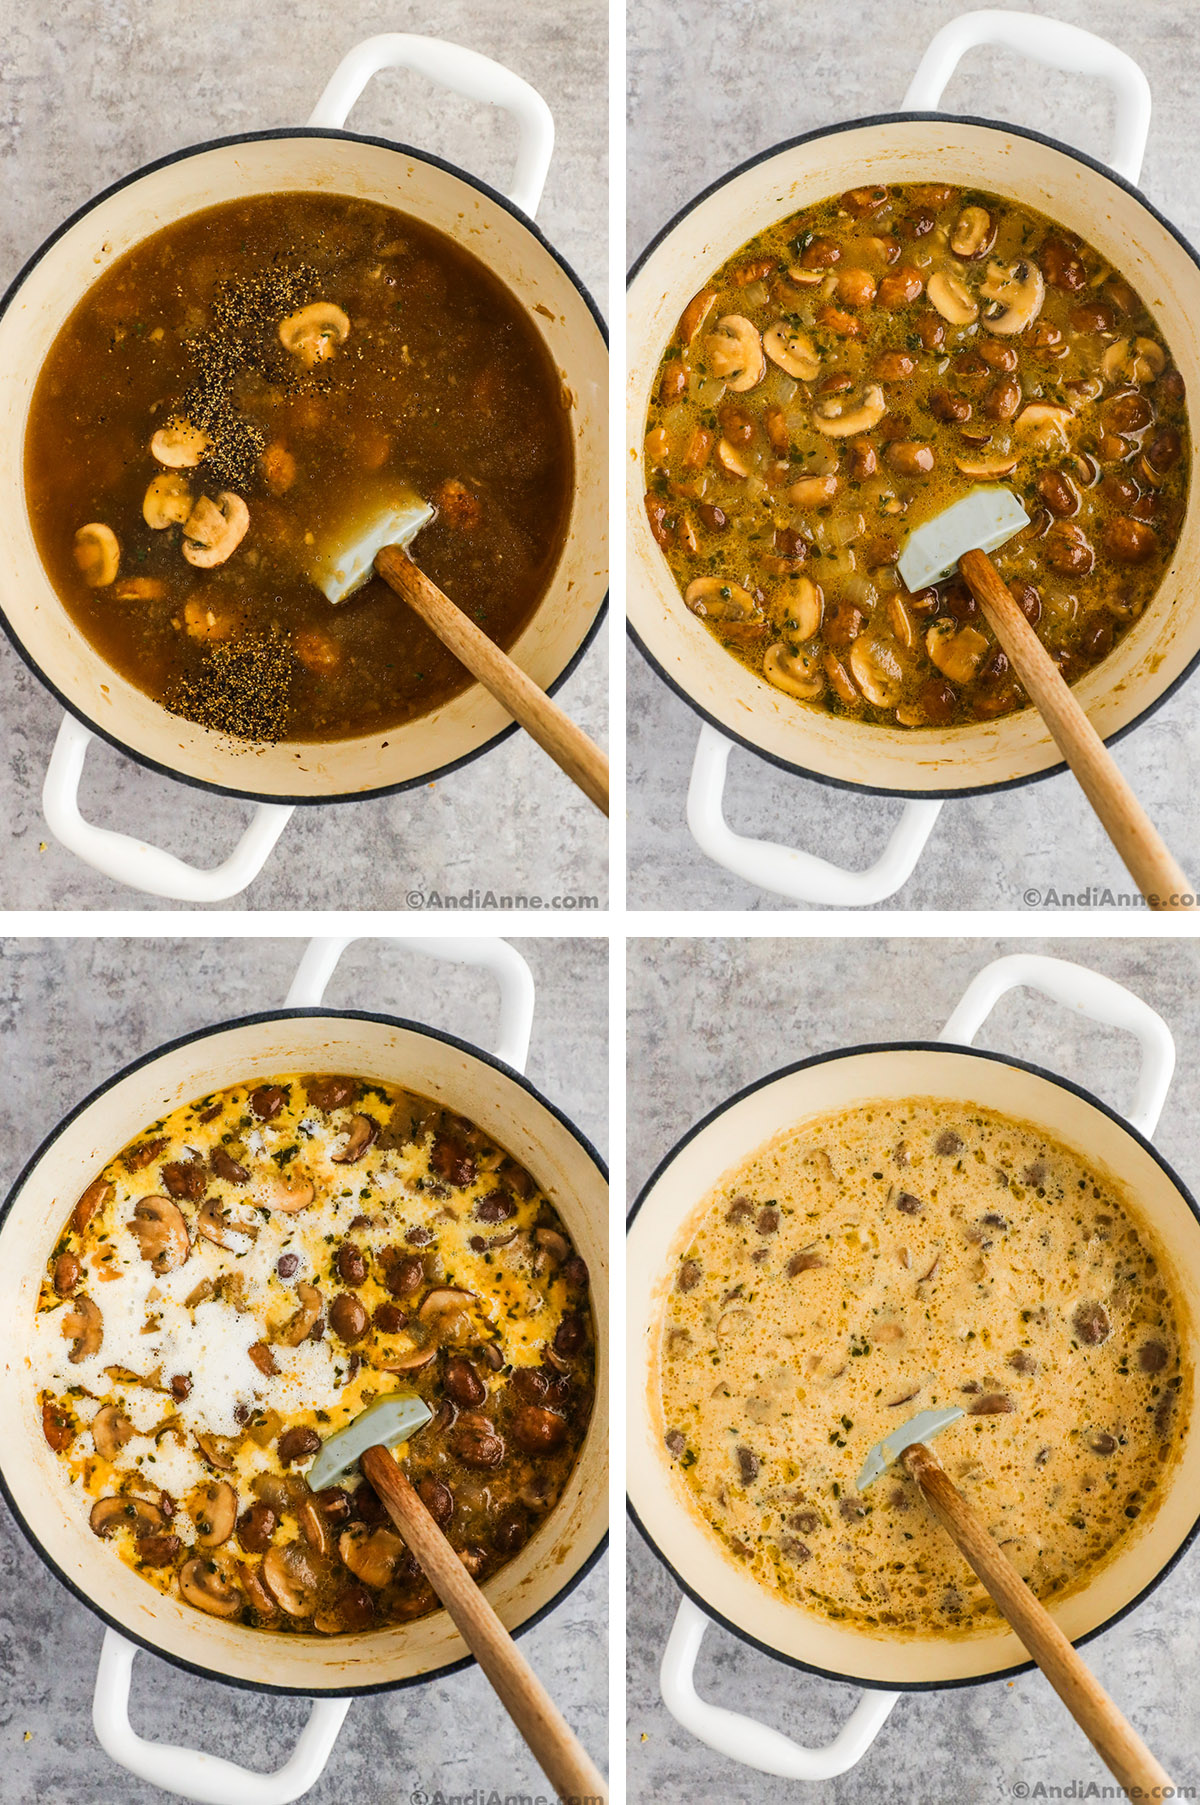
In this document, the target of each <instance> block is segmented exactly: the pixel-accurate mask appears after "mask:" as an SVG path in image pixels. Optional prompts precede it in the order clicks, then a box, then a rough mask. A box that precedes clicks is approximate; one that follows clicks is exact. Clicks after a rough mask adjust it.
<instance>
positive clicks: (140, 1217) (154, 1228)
mask: <svg viewBox="0 0 1200 1805" xmlns="http://www.w3.org/2000/svg"><path fill="white" fill-rule="evenodd" d="M129 1232H130V1234H131V1235H133V1237H134V1239H135V1240H136V1242H137V1244H138V1248H139V1249H140V1251H141V1256H142V1258H143V1260H149V1262H150V1264H151V1266H153V1268H154V1270H155V1272H174V1271H175V1269H176V1268H177V1267H179V1266H182V1265H183V1263H184V1261H185V1260H186V1259H187V1257H188V1255H189V1253H190V1252H191V1251H192V1245H191V1242H190V1241H189V1240H188V1231H187V1223H186V1222H185V1221H184V1218H183V1212H182V1210H181V1209H180V1208H179V1205H178V1204H177V1203H172V1202H171V1199H170V1198H169V1197H139V1198H138V1200H137V1202H136V1203H135V1204H134V1206H133V1215H132V1217H131V1219H130V1222H129Z"/></svg>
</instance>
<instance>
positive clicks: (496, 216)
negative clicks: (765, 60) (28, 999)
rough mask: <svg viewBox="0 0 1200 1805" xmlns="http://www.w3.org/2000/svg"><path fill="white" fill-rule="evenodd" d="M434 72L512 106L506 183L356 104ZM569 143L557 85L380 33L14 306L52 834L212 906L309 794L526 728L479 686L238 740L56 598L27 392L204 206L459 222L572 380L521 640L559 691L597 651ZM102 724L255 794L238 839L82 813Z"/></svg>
mask: <svg viewBox="0 0 1200 1805" xmlns="http://www.w3.org/2000/svg"><path fill="white" fill-rule="evenodd" d="M390 68H406V69H414V70H417V71H419V72H420V73H421V74H422V75H425V76H428V77H429V78H430V79H431V80H432V81H436V82H440V83H441V84H442V86H444V87H447V88H452V89H454V90H455V91H456V92H458V93H461V94H466V95H468V96H469V97H470V98H472V99H475V100H480V101H490V102H492V103H494V104H495V105H496V106H500V107H503V108H504V109H505V110H506V111H507V112H509V113H511V114H512V115H513V117H514V119H515V120H516V122H517V125H518V127H519V129H520V148H519V150H518V153H517V167H516V171H515V174H514V177H513V182H512V187H511V189H510V192H509V195H508V196H507V198H506V197H505V196H503V195H500V194H497V193H495V191H494V190H492V189H491V188H488V187H487V186H486V185H485V184H484V183H482V182H480V181H479V180H478V179H477V178H476V177H474V176H471V175H468V174H466V173H465V172H464V171H463V170H460V169H455V168H453V167H452V166H450V165H449V164H447V163H442V162H439V161H438V159H437V158H435V157H431V156H426V155H423V154H421V153H419V152H417V151H415V150H411V149H410V148H409V147H408V146H407V145H403V144H392V143H388V142H386V141H384V140H383V139H378V138H363V137H356V136H354V135H352V134H351V133H349V132H345V131H343V130H342V129H341V127H342V124H343V121H344V120H345V118H346V116H347V114H348V113H349V111H350V109H351V107H352V106H353V105H354V102H355V101H356V100H357V99H358V96H359V95H360V93H361V92H362V90H363V88H364V87H365V86H366V83H367V82H368V80H369V79H370V77H371V76H372V75H374V74H375V73H376V72H377V71H378V70H380V69H390ZM553 146H554V125H553V121H552V120H551V117H550V112H549V109H548V107H547V106H546V103H545V101H544V100H543V99H542V98H541V96H540V95H539V94H537V93H536V92H535V91H534V89H533V88H531V87H530V86H529V85H528V83H526V82H524V81H522V80H521V79H520V78H519V77H518V76H516V75H513V74H512V73H511V72H510V71H509V70H507V69H504V68H502V67H501V66H500V64H498V63H494V62H491V61H490V60H489V59H488V58H487V57H485V56H480V55H479V54H478V53H477V52H476V51H473V50H465V49H462V48H461V47H459V46H458V45H455V44H446V43H441V42H439V41H438V40H436V39H433V38H418V37H409V36H406V35H400V34H390V35H386V36H383V37H377V38H370V39H368V40H367V41H366V42H365V43H362V44H359V45H358V46H357V48H356V49H354V50H352V51H350V53H349V54H348V55H347V56H346V57H345V58H344V59H343V61H342V62H341V63H340V64H339V65H338V68H337V69H336V71H335V72H334V75H333V77H332V79H331V80H330V82H329V85H328V86H327V87H326V89H325V92H324V93H323V94H322V96H321V98H320V100H319V101H318V102H317V106H316V109H315V111H314V113H313V115H312V118H311V119H310V121H309V123H308V126H307V127H306V128H304V129H303V130H285V131H269V132H253V133H247V134H244V135H240V136H238V137H236V138H226V139H221V140H218V141H216V142H214V143H212V144H208V145H198V146H194V147H192V148H190V149H187V150H183V151H180V152H178V153H177V154H176V155H174V156H171V157H166V158H164V159H163V160H162V161H160V162H158V163H152V164H150V165H149V166H148V167H147V168H145V169H142V170H139V171H137V172H136V173H135V174H134V175H131V176H127V177H126V178H125V180H124V181H122V182H118V183H117V184H116V185H115V186H114V187H112V188H109V189H107V190H106V191H105V193H103V194H101V195H99V196H97V198H96V199H95V200H93V201H89V202H88V204H87V205H86V206H85V207H83V208H81V209H80V211H79V212H78V213H76V214H75V215H74V216H73V217H72V218H71V219H69V220H68V221H67V222H66V224H65V225H64V226H62V227H61V228H60V229H59V231H58V232H56V233H55V234H54V235H53V237H51V238H49V239H48V240H47V241H46V243H45V244H44V245H43V246H42V248H41V249H40V250H39V251H38V252H37V253H36V254H35V255H34V257H33V258H32V259H31V260H30V262H29V263H28V264H27V265H26V266H25V268H24V269H23V270H22V272H21V274H20V275H19V276H18V277H17V279H16V281H15V282H14V284H13V286H12V287H11V288H10V289H9V291H8V294H7V296H5V298H4V300H3V301H2V302H0V452H2V454H3V455H2V456H0V511H2V513H3V518H4V521H5V532H4V534H3V537H2V538H0V624H2V625H3V626H4V628H5V630H6V632H7V633H8V636H9V638H10V639H11V640H12V642H13V645H14V646H15V647H16V649H17V651H18V652H19V653H20V655H21V657H22V658H23V659H24V660H25V662H26V664H27V665H28V666H29V667H30V669H31V670H32V671H33V672H34V674H35V675H36V676H38V677H40V678H41V680H42V682H43V683H45V684H46V686H47V687H48V688H49V689H50V690H51V691H52V692H53V694H54V695H55V696H56V697H57V698H58V700H59V701H60V702H61V703H62V704H63V706H64V708H65V709H66V711H67V712H66V717H65V719H64V721H63V724H62V728H61V730H60V733H59V737H58V742H57V745H56V746H55V749H54V753H53V756H52V758H51V761H50V766H49V769H48V771H47V774H46V781H45V785H44V788H43V792H42V800H43V807H44V810H45V815H46V820H47V823H48V824H49V827H50V830H51V832H52V833H53V834H54V835H55V837H56V838H57V839H58V840H61V842H62V843H63V845H64V846H66V847H68V848H69V849H70V851H72V852H74V853H75V854H77V855H78V857H79V858H81V859H83V860H84V861H85V862H86V863H87V864H89V865H92V866H94V867H95V868H96V870H98V871H102V872H104V873H105V875H106V876H108V877H111V878H113V879H115V880H116V881H117V882H118V883H124V884H131V885H133V886H134V887H135V888H136V889H139V890H144V891H146V892H147V893H148V894H150V895H152V896H169V897H174V898H176V899H178V900H179V901H183V902H214V901H218V900H220V899H221V898H223V897H228V896H235V895H237V893H238V892H239V891H241V890H243V889H245V887H246V885H247V884H248V883H250V882H251V880H252V879H253V878H254V877H255V876H256V875H257V874H258V872H259V871H260V870H261V869H262V867H263V865H264V864H265V862H266V860H267V858H268V857H269V856H270V853H271V850H272V848H273V847H274V845H275V842H276V841H277V840H278V838H279V836H280V834H281V833H282V832H283V829H284V826H285V825H286V823H287V820H288V816H289V815H290V813H291V810H292V808H293V807H294V806H296V805H297V804H300V805H303V804H313V803H322V802H339V801H363V800H365V799H367V798H369V797H373V796H387V795H392V794H395V793H397V792H399V791H401V790H406V789H411V788H413V787H414V786H415V785H417V784H422V783H428V782H429V781H431V780H432V779H433V778H436V777H444V776H446V775H447V774H448V773H449V772H451V771H453V770H456V769H457V768H458V767H459V766H460V765H463V764H466V763H468V762H469V761H470V760H471V759H473V758H476V757H478V756H479V754H480V753H482V752H484V751H486V750H487V748H488V747H489V746H493V745H496V744H498V743H499V741H500V740H502V739H504V738H506V737H507V735H508V734H510V733H514V732H516V726H515V724H514V722H513V721H512V718H511V716H510V715H509V714H508V713H507V711H506V710H505V709H504V708H502V707H501V705H500V703H498V702H497V701H496V700H495V699H494V698H493V697H492V696H490V695H489V694H488V693H487V691H486V690H484V689H483V688H482V687H481V686H480V685H478V684H472V685H471V686H470V687H469V688H468V689H467V690H466V691H464V693H463V694H462V695H460V696H457V697H456V698H455V699H454V700H453V701H451V702H448V703H446V704H445V705H444V706H443V707H441V708H439V709H436V710H434V711H433V713H431V714H429V715H426V716H424V717H422V718H421V719H420V720H416V721H411V722H409V723H407V724H406V725H404V726H401V727H395V728H391V729H389V731H388V732H387V733H385V734H374V735H366V736H364V737H362V738H359V739H353V740H339V741H337V742H334V743H331V744H328V745H321V744H310V743H305V744H297V743H292V744H284V745H279V746H269V747H265V748H264V747H260V746H245V747H243V746H239V745H237V744H231V742H230V741H228V740H226V739H223V738H222V737H221V736H220V735H218V734H215V733H212V732H211V731H209V730H208V729H207V728H203V727H199V726H196V725H195V724H194V723H192V722H189V721H184V720H181V719H180V718H179V717H178V716H177V715H173V714H171V713H169V712H168V711H167V710H166V709H165V708H163V707H162V706H161V705H160V704H159V703H157V702H155V701H153V700H152V699H151V698H150V697H149V696H146V695H143V693H142V692H141V691H140V690H138V689H136V688H135V687H134V686H133V685H132V684H131V683H129V682H127V681H126V680H125V679H124V678H123V677H121V676H120V675H119V674H118V673H117V672H116V671H115V670H113V669H112V668H111V667H110V666H109V665H108V664H106V663H105V662H104V660H103V659H101V658H100V656H99V655H98V653H97V652H95V651H94V650H93V648H92V647H91V646H90V645H89V644H88V642H87V640H86V639H85V638H84V636H83V635H82V633H80V631H79V629H78V628H77V627H76V626H75V625H74V623H73V622H72V620H71V618H70V616H69V615H68V614H67V612H66V610H65V609H64V608H63V606H62V604H61V603H60V602H59V600H58V597H57V595H56V594H55V592H54V590H53V588H52V587H51V585H50V582H49V580H48V579H47V577H46V574H45V572H44V570H43V569H42V565H41V560H40V559H39V557H38V554H37V550H36V547H35V545H34V541H33V534H32V531H31V528H30V522H29V514H28V509H27V507H26V501H25V484H24V476H23V455H22V447H23V442H24V434H25V423H26V420H27V417H28V413H29V404H30V400H31V397H32V393H33V388H34V385H35V383H36V381H37V376H38V372H39V370H40V368H41V365H42V362H43V359H44V358H45V356H46V354H47V352H48V351H49V349H50V346H51V345H52V344H53V342H54V339H55V337H56V336H57V334H58V331H59V328H60V327H61V326H62V325H63V323H64V321H65V320H66V319H67V317H68V316H69V315H70V313H71V312H72V311H73V309H74V308H75V306H76V305H77V303H78V302H79V300H80V299H81V297H82V296H83V294H84V292H85V291H86V289H87V288H88V287H89V285H90V284H91V283H92V282H94V281H95V280H96V279H97V277H98V276H99V275H100V274H101V273H102V272H103V270H104V269H106V268H107V267H108V266H110V265H111V264H112V262H113V261H114V259H116V258H119V257H121V256H122V255H123V254H124V253H125V252H126V251H128V250H129V249H130V248H131V247H132V246H134V245H136V244H138V243H139V242H141V240H143V239H145V238H147V237H149V236H150V234H152V233H154V232H157V231H158V230H159V229H160V228H161V227H163V226H165V225H168V224H169V223H170V222H171V221H172V220H177V219H180V218H182V217H184V216H185V215H187V214H189V213H194V212H197V211H198V210H199V209H201V208H204V207H211V206H214V205H216V204H217V203H218V202H221V201H228V200H233V199H240V198H243V197H245V196H246V195H252V194H270V193H273V192H279V191H280V190H284V189H290V190H293V191H295V190H299V189H309V190H312V191H313V192H315V193H336V194H352V195H358V196H366V197H368V198H370V199H372V200H377V201H381V202H384V203H385V204H387V205H388V206H393V207H398V208H399V209H400V210H401V211H402V212H407V213H412V214H414V215H415V216H417V217H418V218H420V219H422V220H424V221H425V222H426V223H427V224H428V225H431V226H435V227H437V228H438V229H440V230H441V231H443V232H445V233H447V234H448V235H449V236H450V237H452V238H455V239H457V240H458V241H459V242H460V243H461V244H463V245H465V247H466V248H467V249H468V250H470V251H471V252H473V253H474V255H475V256H476V257H478V258H480V260H481V261H482V262H483V263H485V264H487V266H488V267H489V268H490V269H491V270H492V272H493V273H494V274H495V275H496V276H498V277H499V278H500V280H501V281H502V282H504V283H505V284H506V286H507V287H508V288H509V289H510V290H511V291H512V292H513V293H514V294H515V295H516V296H517V297H518V298H519V299H520V301H521V302H522V303H523V305H524V306H525V308H526V311H527V314H528V317H529V319H530V321H531V322H532V323H533V324H534V326H535V327H536V329H537V330H538V332H539V333H540V334H541V336H542V338H543V340H544V342H545V344H546V346H547V348H548V350H549V352H550V355H551V356H552V357H553V359H554V362H555V365H556V367H557V369H558V370H559V372H560V374H561V377H562V381H563V385H564V388H565V389H566V390H569V392H570V394H571V396H572V397H573V403H572V407H571V422H572V429H573V433H574V449H575V493H574V498H573V501H572V507H571V516H570V523H569V529H568V533H567V538H566V541H565V544H564V548H563V553H562V556H561V558H560V560H559V565H558V569H557V571H556V572H555V575H554V579H553V581H552V583H551V585H550V588H549V590H548V591H547V593H546V596H545V598H544V600H543V602H542V604H541V606H540V607H539V608H538V609H537V611H536V613H535V614H534V616H533V618H532V619H531V620H530V622H529V624H528V625H527V626H526V628H525V630H524V632H523V633H522V634H521V636H520V638H519V639H518V640H517V641H516V643H515V644H514V646H513V647H512V648H511V656H512V657H513V658H514V659H515V660H516V662H517V663H518V664H519V665H521V667H522V668H523V669H524V670H526V671H527V672H528V673H529V675H530V676H531V677H533V679H534V680H535V682H537V683H538V684H540V685H541V687H542V688H543V689H546V690H549V691H551V692H553V691H554V690H556V689H557V688H558V687H559V685H560V684H562V683H563V682H565V680H566V678H567V677H568V676H569V675H570V673H571V671H572V670H573V669H574V668H575V665H576V663H577V662H578V660H579V659H580V658H581V657H582V655H583V653H584V651H585V650H586V648H587V645H588V643H589V642H590V639H591V637H592V635H593V634H594V632H595V630H596V627H597V625H598V623H599V618H600V614H601V611H602V609H603V604H604V596H605V590H606V587H607V572H608V556H607V534H606V526H607V493H608V472H607V445H606V421H607V401H608V365H607V352H606V348H605V340H604V327H603V323H602V322H601V319H600V316H599V314H598V313H597V311H596V309H595V305H594V303H593V302H592V300H591V297H590V296H589V295H588V293H587V290H586V289H585V288H584V287H583V285H582V283H581V282H580V281H579V279H578V277H577V276H575V275H574V274H573V273H572V271H571V270H570V269H569V268H568V266H567V265H566V264H565V263H564V262H563V260H562V258H561V257H560V256H559V255H558V253H557V252H556V251H555V250H554V249H553V248H552V247H551V246H550V244H548V242H547V241H546V239H545V238H544V237H543V236H542V234H541V233H540V232H539V231H538V229H537V227H536V226H535V225H534V224H533V223H532V222H533V214H534V212H535V211H536V209H537V204H538V201H539V200H540V199H541V193H542V187H543V185H544V183H545V180H546V172H547V169H548V167H549V163H550V156H551V152H552V150H553ZM96 734H98V735H99V736H100V737H101V738H103V739H106V740H108V741H109V742H110V743H111V744H112V745H114V746H116V747H117V748H118V749H119V750H120V751H123V752H127V753H129V754H130V755H131V756H132V757H133V758H135V759H137V760H139V762H141V763H142V764H145V765H149V766H151V767H152V768H153V769H155V770H158V771H161V772H164V773H165V774H166V775H167V776H170V777H178V778H181V779H183V781H184V782H186V783H190V784H194V785H196V786H198V787H200V788H203V789H211V790H216V791H218V792H220V793H221V794H222V795H228V796H240V797H246V798H249V799H250V800H252V801H255V802H257V803H258V804H259V806H258V809H257V811H256V813H255V816H254V819H253V821H252V823H251V824H250V826H249V828H248V829H247V830H246V832H245V834H244V835H243V837H242V839H241V840H240V841H239V843H238V845H237V847H236V848H235V850H234V851H233V853H232V854H231V855H230V856H229V857H228V858H227V859H225V860H224V861H223V863H221V864H220V865H218V866H216V867H215V868H214V869H211V870H199V869H197V868H195V867H193V866H191V865H188V864H185V863H184V862H183V861H182V860H180V859H177V858H174V857H173V856H172V855H171V854H169V853H166V852H164V851H162V850H161V849H160V848H158V847H154V846H150V845H147V844H146V842H145V841H143V840H139V839H137V838H135V837H133V836H131V835H129V834H124V833H117V832H115V831H113V830H111V829H107V828H101V827H97V826H94V825H93V824H91V823H89V822H87V821H85V820H84V819H83V817H82V815H81V814H80V812H79V803H78V790H79V783H80V778H81V776H82V773H83V764H84V759H85V757H86V754H87V749H88V746H89V744H90V743H91V740H92V737H93V735H96Z"/></svg>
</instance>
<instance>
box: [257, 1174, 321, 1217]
mask: <svg viewBox="0 0 1200 1805" xmlns="http://www.w3.org/2000/svg"><path fill="white" fill-rule="evenodd" d="M316 1194H317V1187H316V1185H315V1184H314V1183H313V1181H312V1179H311V1178H309V1177H308V1175H307V1173H301V1172H295V1173H293V1175H292V1176H291V1178H286V1177H285V1176H284V1174H283V1173H282V1172H272V1173H269V1174H268V1175H267V1176H266V1177H265V1178H263V1179H262V1180H261V1181H260V1182H259V1183H258V1184H257V1185H256V1187H255V1198H254V1200H255V1202H256V1203H262V1204H265V1205H266V1207H267V1209H269V1210H278V1211H280V1212H281V1214H283V1215H285V1216H294V1215H295V1214H296V1212H297V1211H298V1210H306V1209H307V1208H308V1206H309V1204H310V1203H311V1202H312V1200H313V1198H314V1197H315V1196H316Z"/></svg>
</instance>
